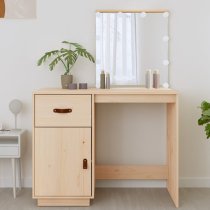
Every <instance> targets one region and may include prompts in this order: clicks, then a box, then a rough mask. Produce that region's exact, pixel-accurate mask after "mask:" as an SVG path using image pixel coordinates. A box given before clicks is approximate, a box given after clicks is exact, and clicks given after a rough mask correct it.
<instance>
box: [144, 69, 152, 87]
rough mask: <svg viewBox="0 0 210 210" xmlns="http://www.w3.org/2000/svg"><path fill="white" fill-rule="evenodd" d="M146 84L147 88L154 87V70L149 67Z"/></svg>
mask: <svg viewBox="0 0 210 210" xmlns="http://www.w3.org/2000/svg"><path fill="white" fill-rule="evenodd" d="M145 77H146V78H145V85H146V88H152V87H153V77H152V70H151V69H148V70H147V71H146V75H145Z"/></svg>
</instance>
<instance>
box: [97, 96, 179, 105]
mask: <svg viewBox="0 0 210 210" xmlns="http://www.w3.org/2000/svg"><path fill="white" fill-rule="evenodd" d="M175 99H176V96H175V95H137V94H136V95H129V94H126V95H119V94H116V95H102V94H100V95H95V103H173V102H175Z"/></svg>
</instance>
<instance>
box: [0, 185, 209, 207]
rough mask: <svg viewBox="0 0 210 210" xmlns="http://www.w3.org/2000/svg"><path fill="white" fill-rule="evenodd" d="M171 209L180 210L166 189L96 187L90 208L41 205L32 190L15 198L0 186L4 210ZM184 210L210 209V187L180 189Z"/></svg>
mask: <svg viewBox="0 0 210 210" xmlns="http://www.w3.org/2000/svg"><path fill="white" fill-rule="evenodd" d="M34 209H42V210H58V209H59V210H99V209H100V210H118V209H119V210H171V209H176V208H175V207H174V205H173V202H172V201H171V198H170V197H169V194H168V192H167V190H166V189H148V188H147V189H116V188H114V189H106V188H103V189H96V196H95V199H94V201H92V202H91V206H90V207H37V206H36V201H35V200H33V199H32V198H31V189H23V190H22V191H21V192H20V193H19V194H18V195H17V198H16V199H15V200H14V199H13V196H12V190H11V189H0V210H34ZM179 209H180V210H210V189H200V188H196V189H192V188H188V189H183V188H182V189H180V208H179Z"/></svg>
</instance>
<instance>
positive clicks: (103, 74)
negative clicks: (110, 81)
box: [100, 70, 105, 89]
mask: <svg viewBox="0 0 210 210" xmlns="http://www.w3.org/2000/svg"><path fill="white" fill-rule="evenodd" d="M100 88H101V89H105V73H104V71H103V70H102V71H101V74H100Z"/></svg>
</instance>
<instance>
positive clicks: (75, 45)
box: [62, 41, 83, 48]
mask: <svg viewBox="0 0 210 210" xmlns="http://www.w3.org/2000/svg"><path fill="white" fill-rule="evenodd" d="M62 43H64V44H68V45H70V47H71V46H74V47H76V48H83V46H82V45H80V44H78V43H74V42H68V41H63V42H62Z"/></svg>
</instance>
